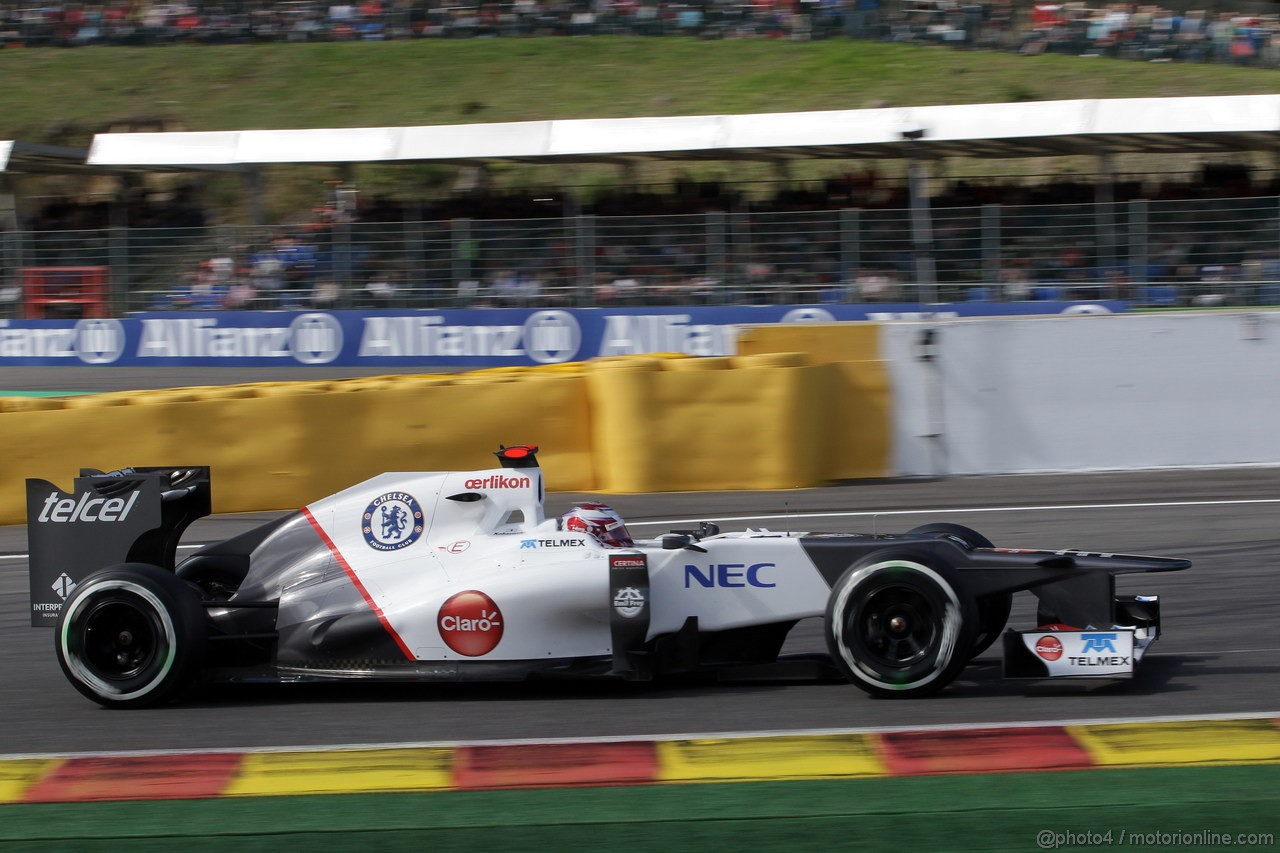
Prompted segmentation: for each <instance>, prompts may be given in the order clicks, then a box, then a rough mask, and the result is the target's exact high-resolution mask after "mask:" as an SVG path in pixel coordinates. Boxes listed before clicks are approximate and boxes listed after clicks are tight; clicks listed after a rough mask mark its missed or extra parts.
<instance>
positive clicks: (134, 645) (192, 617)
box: [54, 563, 206, 708]
mask: <svg viewBox="0 0 1280 853" xmlns="http://www.w3.org/2000/svg"><path fill="white" fill-rule="evenodd" d="M55 633H56V636H55V638H54V639H55V647H56V651H57V655H58V663H59V664H60V665H61V666H62V671H63V673H65V674H66V676H67V679H68V680H69V681H70V682H71V684H72V686H74V687H75V688H76V689H77V690H79V691H80V692H81V693H82V694H84V695H85V696H87V697H88V698H90V699H92V700H93V701H95V702H97V703H98V704H100V705H102V706H104V707H107V708H141V707H146V706H148V705H158V704H160V703H162V702H165V701H167V700H169V699H171V698H173V697H174V696H175V695H176V694H177V693H178V692H179V691H181V690H182V689H183V688H185V687H186V686H187V685H189V684H190V682H191V680H192V679H193V678H194V677H195V673H196V671H197V669H198V668H199V666H200V663H201V660H202V659H203V657H204V649H205V642H206V632H205V614H204V608H203V607H201V605H200V602H199V600H198V598H197V597H196V594H195V592H194V591H193V590H192V589H191V588H190V587H189V586H188V585H187V584H186V583H184V582H183V581H181V580H180V579H178V578H177V577H175V576H174V575H173V574H172V573H170V572H166V571H164V570H162V569H159V568H157V567H155V566H149V565H144V564H141V563H124V564H121V565H119V566H113V567H111V568H107V569H103V570H102V571H99V572H95V573H94V574H92V575H90V576H89V577H88V578H86V579H85V580H84V581H82V582H81V583H80V584H79V585H78V586H77V587H76V588H75V591H74V592H73V593H72V594H71V597H70V598H68V599H67V601H66V603H64V604H63V606H62V613H61V614H60V615H59V616H58V626H57V630H56V632H55Z"/></svg>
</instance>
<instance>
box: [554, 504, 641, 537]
mask: <svg viewBox="0 0 1280 853" xmlns="http://www.w3.org/2000/svg"><path fill="white" fill-rule="evenodd" d="M563 527H564V529H565V530H569V531H572V532H574V533H590V534H591V535H592V536H594V537H596V539H599V540H600V542H601V544H603V545H608V546H610V547H613V548H630V547H631V546H632V545H634V544H635V543H634V542H633V541H632V540H631V534H630V533H628V532H627V525H626V524H625V523H624V522H623V521H622V516H620V515H618V513H617V512H616V511H614V510H613V509H612V508H610V507H607V506H605V505H604V504H578V505H577V506H575V507H574V508H573V509H571V510H569V512H567V513H566V514H565V516H564V518H563Z"/></svg>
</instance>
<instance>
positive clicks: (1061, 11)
mask: <svg viewBox="0 0 1280 853" xmlns="http://www.w3.org/2000/svg"><path fill="white" fill-rule="evenodd" d="M1066 22H1067V17H1066V9H1065V8H1064V7H1063V6H1062V5H1060V4H1057V3H1037V4H1035V5H1034V6H1032V7H1031V28H1032V29H1036V30H1046V29H1049V28H1050V27H1056V26H1058V25H1059V24H1065V23H1066Z"/></svg>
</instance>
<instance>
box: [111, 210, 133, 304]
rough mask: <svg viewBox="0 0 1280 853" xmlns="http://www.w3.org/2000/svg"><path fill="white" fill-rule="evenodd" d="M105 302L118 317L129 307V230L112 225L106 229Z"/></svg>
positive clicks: (122, 226) (121, 226) (125, 227)
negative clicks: (106, 266) (107, 265)
mask: <svg viewBox="0 0 1280 853" xmlns="http://www.w3.org/2000/svg"><path fill="white" fill-rule="evenodd" d="M107 263H108V264H109V267H108V269H107V301H108V304H109V308H110V310H111V312H112V314H114V315H116V316H119V315H122V314H123V313H124V312H125V311H127V310H128V306H129V293H130V290H131V288H130V282H129V229H128V227H127V226H124V225H115V224H112V226H111V227H110V228H108V229H107Z"/></svg>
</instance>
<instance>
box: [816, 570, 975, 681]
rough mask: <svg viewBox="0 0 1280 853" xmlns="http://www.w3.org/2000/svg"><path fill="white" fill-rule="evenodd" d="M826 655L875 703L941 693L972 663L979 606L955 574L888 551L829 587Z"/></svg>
mask: <svg viewBox="0 0 1280 853" xmlns="http://www.w3.org/2000/svg"><path fill="white" fill-rule="evenodd" d="M826 617H827V618H826V635H827V648H828V650H829V651H830V652H831V657H832V658H833V659H834V660H835V662H836V666H837V667H838V668H839V669H840V670H841V672H843V673H844V675H845V677H846V678H848V679H849V680H850V681H851V682H853V683H854V684H855V685H857V686H858V687H859V688H861V689H862V690H865V691H866V692H867V693H870V694H871V695H872V696H879V697H882V698H887V699H914V698H918V697H921V696H928V695H930V694H932V693H936V692H937V691H938V690H941V689H942V688H943V687H945V686H946V685H947V684H949V683H950V682H951V681H952V679H954V678H955V677H956V675H958V674H959V672H960V670H961V669H963V668H964V666H965V664H967V663H968V662H969V649H971V648H972V647H973V641H974V635H975V633H976V631H977V627H978V611H977V604H976V603H975V602H974V600H973V596H972V595H970V594H969V592H968V591H967V590H966V589H965V588H964V586H963V584H961V583H960V581H959V573H958V572H957V571H956V569H955V567H953V566H951V565H949V564H947V563H945V562H942V561H940V560H938V559H936V558H934V557H932V556H931V555H928V554H924V553H919V552H915V551H908V550H902V551H883V552H880V553H877V554H872V555H871V556H869V557H867V558H866V559H864V560H861V561H859V562H857V563H855V564H853V565H852V566H850V567H849V569H848V570H847V571H846V572H845V573H844V574H843V575H841V576H840V579H839V580H837V581H836V582H835V584H834V585H833V586H832V588H831V597H830V599H828V601H827V613H826Z"/></svg>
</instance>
